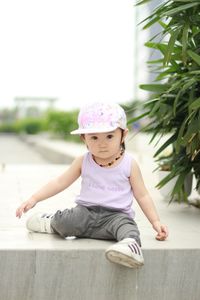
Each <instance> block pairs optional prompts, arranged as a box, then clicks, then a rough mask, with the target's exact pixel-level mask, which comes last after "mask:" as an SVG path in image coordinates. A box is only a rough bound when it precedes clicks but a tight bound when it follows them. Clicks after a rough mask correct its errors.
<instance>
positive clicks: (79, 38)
mask: <svg viewBox="0 0 200 300" xmlns="http://www.w3.org/2000/svg"><path fill="white" fill-rule="evenodd" d="M150 2H151V1H150ZM153 2H154V5H156V4H158V3H160V2H161V1H160V0H158V1H153ZM151 9H152V3H150V4H148V5H145V6H142V7H136V6H135V2H134V1H130V0H123V1H121V0H109V1H108V0H101V1H99V0H98V1H97V0H85V1H81V0H77V1H66V0H56V1H55V0H48V1H47V0H42V1H41V0H40V1H38V0H35V1H27V0H19V1H14V0H7V1H1V2H0V35H1V51H0V132H1V133H2V134H3V137H2V134H1V140H0V143H1V146H0V149H2V150H0V154H1V160H2V161H3V152H2V151H3V143H4V147H5V134H9V135H11V134H17V135H18V134H20V135H21V134H23V133H26V134H38V133H44V132H45V133H47V132H48V134H49V135H50V136H51V137H55V136H56V137H59V138H64V139H72V137H71V136H70V135H69V134H67V133H69V132H70V131H71V130H72V129H74V128H76V120H77V113H78V109H79V108H80V107H81V106H82V105H85V104H86V103H91V102H96V101H105V102H117V103H119V104H121V105H122V106H124V108H125V110H126V111H127V114H128V118H131V117H133V116H134V114H135V113H136V107H137V103H138V102H140V101H144V100H145V99H147V97H148V94H147V92H144V91H142V90H140V89H139V84H140V83H148V82H150V81H151V80H152V74H150V73H149V72H148V70H147V67H146V61H147V60H148V59H149V57H150V56H151V58H152V55H153V54H152V53H149V50H148V48H146V47H145V46H144V43H145V41H146V40H148V39H149V38H150V36H153V35H155V32H157V30H156V28H154V27H153V28H151V29H149V30H142V28H141V26H140V25H138V24H139V22H140V21H141V20H142V19H144V18H145V16H146V15H148V14H149V12H150V10H151ZM155 26H156V25H155ZM154 31H155V32H154ZM140 126H141V124H139V122H136V123H134V125H133V126H130V129H134V130H136V131H137V130H138V129H139V128H140ZM73 138H74V137H73ZM75 139H76V137H75ZM77 140H78V139H77ZM6 141H7V143H8V139H7V140H6ZM6 149H7V148H6ZM9 149H10V150H11V149H12V147H9ZM9 149H8V151H9ZM4 152H5V151H4ZM6 152H7V150H6ZM12 155H14V153H12Z"/></svg>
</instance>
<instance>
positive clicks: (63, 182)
mask: <svg viewBox="0 0 200 300" xmlns="http://www.w3.org/2000/svg"><path fill="white" fill-rule="evenodd" d="M82 161H83V156H81V157H78V158H76V159H75V160H74V161H73V162H72V164H71V166H70V167H69V168H68V169H67V170H66V171H65V172H64V173H63V174H61V175H60V176H58V177H56V178H55V179H53V180H51V181H50V182H48V183H47V184H46V185H44V186H43V187H42V188H41V189H40V190H38V191H37V192H36V193H35V194H33V195H32V196H31V197H30V198H29V199H28V200H27V201H25V202H23V203H22V204H21V205H20V206H19V207H18V208H17V210H16V217H18V218H20V217H21V216H22V214H23V213H25V212H27V211H28V210H29V209H31V208H32V207H34V206H35V205H36V204H37V203H38V202H39V201H42V200H45V199H47V198H50V197H52V196H54V195H56V194H58V193H60V192H62V191H63V190H64V189H66V188H67V187H69V186H70V185H71V184H72V183H73V182H74V181H75V180H76V179H78V177H79V176H80V175H81V166H82Z"/></svg>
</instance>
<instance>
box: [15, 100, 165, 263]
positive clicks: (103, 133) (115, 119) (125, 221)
mask: <svg viewBox="0 0 200 300" xmlns="http://www.w3.org/2000/svg"><path fill="white" fill-rule="evenodd" d="M78 124H79V128H78V129H77V130H74V131H72V132H71V134H78V135H80V137H81V139H82V141H83V142H84V143H85V145H86V146H87V149H88V152H87V153H85V154H84V155H83V156H80V157H78V158H76V159H75V160H74V161H73V162H72V164H71V166H70V167H69V168H68V169H67V170H66V171H65V172H64V173H63V174H61V175H60V176H59V177H58V178H55V179H54V180H52V181H50V182H49V183H48V184H47V185H45V186H44V187H42V188H41V189H40V190H39V191H38V192H36V193H35V194H34V195H33V196H31V197H30V198H29V199H28V200H27V201H26V202H24V203H22V204H21V206H20V207H19V208H18V209H17V211H16V216H17V217H19V218H20V217H21V216H22V214H23V213H25V212H27V211H28V210H29V209H31V208H33V207H34V206H35V205H36V204H37V203H38V202H39V201H42V200H45V199H47V198H49V197H51V196H54V195H55V194H57V193H59V192H61V191H63V190H64V189H66V188H67V187H69V186H70V185H71V184H72V183H73V182H74V181H75V180H76V179H77V178H78V177H79V176H81V177H82V183H81V190H80V194H79V196H77V198H76V201H75V202H76V204H77V205H76V207H74V208H72V209H65V210H64V211H57V212H56V213H55V214H53V215H49V214H46V213H36V214H34V215H33V216H31V217H30V218H29V219H28V220H27V224H26V225H27V228H28V230H30V231H35V232H46V233H57V234H59V235H60V236H62V237H67V236H76V237H79V238H81V237H84V238H93V239H108V240H116V241H118V242H117V243H115V244H113V245H112V246H111V247H109V248H108V249H107V250H106V252H105V254H106V257H107V259H108V260H110V261H111V262H114V263H118V264H121V265H124V266H127V267H130V268H135V267H138V266H142V265H143V264H144V259H143V255H142V251H141V248H140V247H141V241H140V233H139V230H138V227H137V224H136V223H135V221H134V215H135V213H134V211H133V209H132V202H133V196H134V198H135V199H136V200H137V202H138V203H139V205H140V207H141V209H142V210H143V212H144V214H145V215H146V217H147V218H148V220H149V221H150V223H151V224H152V226H153V228H154V229H155V231H156V232H157V236H156V239H157V240H160V241H161V240H165V239H166V238H167V236H168V230H167V227H166V226H165V225H163V224H162V223H161V222H160V219H159V216H158V214H157V211H156V208H155V206H154V204H153V201H152V199H151V197H150V195H149V193H148V191H147V189H146V187H145V185H144V182H143V178H142V175H141V172H140V168H139V166H138V164H137V163H136V161H135V160H134V159H133V158H132V156H131V155H130V154H128V153H126V152H125V144H124V141H125V138H126V136H127V133H128V129H127V128H126V115H125V112H124V110H123V109H122V108H121V107H120V106H119V105H118V104H105V103H96V104H92V105H90V106H87V107H85V108H82V109H81V110H80V112H79V116H78Z"/></svg>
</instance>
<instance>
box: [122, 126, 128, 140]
mask: <svg viewBox="0 0 200 300" xmlns="http://www.w3.org/2000/svg"><path fill="white" fill-rule="evenodd" d="M128 132H129V130H128V128H126V129H124V130H123V136H122V142H124V140H125V138H126V136H127V134H128Z"/></svg>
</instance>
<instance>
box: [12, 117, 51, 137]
mask: <svg viewBox="0 0 200 300" xmlns="http://www.w3.org/2000/svg"><path fill="white" fill-rule="evenodd" d="M14 127H15V132H17V133H21V132H25V133H28V134H36V133H38V132H40V131H43V130H45V128H46V124H45V120H44V119H35V118H25V119H21V120H18V121H16V123H15V125H14Z"/></svg>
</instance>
